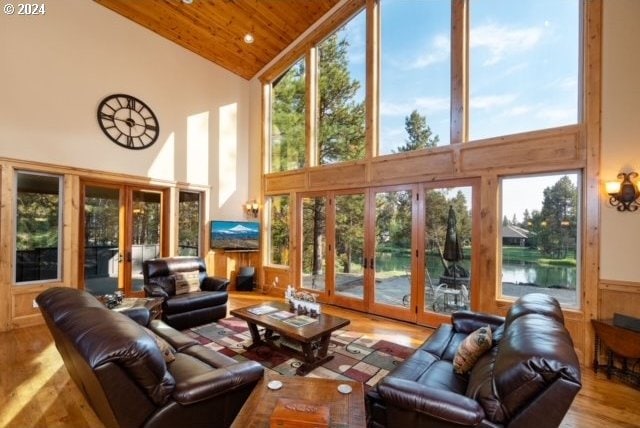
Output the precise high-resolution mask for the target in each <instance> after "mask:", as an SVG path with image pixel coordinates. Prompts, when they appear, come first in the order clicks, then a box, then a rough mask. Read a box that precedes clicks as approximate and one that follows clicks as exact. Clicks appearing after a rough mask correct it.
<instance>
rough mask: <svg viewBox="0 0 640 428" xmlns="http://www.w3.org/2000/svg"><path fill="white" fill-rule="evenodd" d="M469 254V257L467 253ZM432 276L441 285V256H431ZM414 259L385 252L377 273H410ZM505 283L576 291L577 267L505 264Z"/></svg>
mask: <svg viewBox="0 0 640 428" xmlns="http://www.w3.org/2000/svg"><path fill="white" fill-rule="evenodd" d="M465 255H466V254H465ZM427 264H428V271H429V276H430V277H431V281H432V282H437V281H438V279H439V277H440V276H441V275H442V274H443V271H444V268H443V266H442V262H441V261H440V258H439V257H438V256H434V255H429V256H428V257H427ZM460 264H461V265H462V267H464V268H465V269H467V270H470V267H471V266H470V261H469V260H468V259H467V258H465V259H464V260H462V261H461V262H460ZM409 265H410V256H408V255H405V254H402V255H401V254H392V253H384V254H380V255H378V257H377V258H376V271H377V272H408V266H409ZM502 282H503V283H512V284H523V285H526V284H531V285H537V286H540V287H550V288H568V289H572V290H575V289H576V283H577V274H576V267H575V266H541V265H539V264H537V263H527V262H505V263H503V265H502Z"/></svg>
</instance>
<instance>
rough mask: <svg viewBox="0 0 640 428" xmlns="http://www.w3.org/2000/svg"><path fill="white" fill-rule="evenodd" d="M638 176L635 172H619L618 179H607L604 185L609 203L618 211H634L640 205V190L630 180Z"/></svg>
mask: <svg viewBox="0 0 640 428" xmlns="http://www.w3.org/2000/svg"><path fill="white" fill-rule="evenodd" d="M637 176H638V173H637V172H629V173H626V172H621V173H620V174H618V180H620V179H622V181H621V182H620V181H607V182H606V183H605V184H604V185H605V188H606V190H607V193H608V194H609V203H610V204H611V206H614V207H616V208H617V209H618V211H636V210H637V209H638V207H639V206H640V190H638V188H637V187H636V185H635V184H634V183H633V182H632V181H631V180H632V179H633V178H636V177H637Z"/></svg>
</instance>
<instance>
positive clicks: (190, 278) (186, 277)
mask: <svg viewBox="0 0 640 428" xmlns="http://www.w3.org/2000/svg"><path fill="white" fill-rule="evenodd" d="M174 277H175V280H176V294H184V293H193V292H194V291H200V272H198V271H197V270H194V271H192V272H178V273H176V274H174Z"/></svg>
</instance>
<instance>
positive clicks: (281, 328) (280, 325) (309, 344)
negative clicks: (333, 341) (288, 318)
mask: <svg viewBox="0 0 640 428" xmlns="http://www.w3.org/2000/svg"><path fill="white" fill-rule="evenodd" d="M265 305H268V306H272V307H274V308H276V309H278V310H279V311H288V310H289V305H286V304H284V303H282V302H269V303H268V304H267V303H263V304H260V305H253V306H248V307H246V308H240V309H234V310H232V311H231V312H230V314H231V315H233V316H234V317H237V318H240V319H242V320H244V321H246V322H247V324H248V326H249V332H250V333H251V340H252V341H253V343H252V344H251V346H250V347H249V349H252V348H255V347H257V346H262V345H268V346H275V344H274V340H273V338H274V333H277V334H279V335H280V336H281V337H283V338H286V339H288V340H290V341H292V342H294V343H296V344H299V345H300V348H301V352H299V353H300V354H301V357H302V360H303V364H302V365H301V366H300V367H298V370H296V374H298V375H300V376H304V375H306V374H307V373H309V372H310V371H311V370H313V369H314V368H316V367H318V366H320V365H322V364H324V363H325V362H327V361H329V360H330V359H332V358H333V355H327V351H328V350H329V339H330V338H331V332H333V331H335V330H338V329H340V328H343V327H345V326H347V325H348V324H349V323H350V321H349V320H348V319H345V318H340V317H336V316H332V315H328V314H323V313H321V314H319V315H318V318H317V321H315V322H313V323H311V324H307V325H304V326H302V327H294V326H292V325H289V324H287V323H285V322H283V321H282V320H278V319H275V318H272V317H270V316H269V314H264V315H256V314H253V313H251V311H250V310H251V309H253V308H256V307H259V306H265ZM258 326H261V327H264V328H265V333H264V338H263V337H261V335H260V332H259V330H258ZM294 350H295V349H294Z"/></svg>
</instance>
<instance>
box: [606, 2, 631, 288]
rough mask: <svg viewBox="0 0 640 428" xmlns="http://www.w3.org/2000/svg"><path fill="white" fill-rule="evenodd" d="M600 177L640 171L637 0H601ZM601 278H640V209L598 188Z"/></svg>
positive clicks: (611, 178)
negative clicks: (620, 205) (621, 204)
mask: <svg viewBox="0 0 640 428" xmlns="http://www.w3.org/2000/svg"><path fill="white" fill-rule="evenodd" d="M603 3H604V11H603V13H604V15H603V21H604V22H603V67H602V76H603V82H602V158H601V159H602V161H601V178H602V180H603V181H608V180H613V179H615V177H616V175H617V174H618V173H619V172H623V171H624V172H629V171H637V172H639V173H640V55H639V54H638V53H639V51H638V49H639V48H638V44H639V42H640V26H639V25H638V22H639V21H640V1H638V0H605V1H604V2H603ZM602 200H603V203H602V206H601V229H600V232H601V235H600V236H601V247H600V278H602V279H607V280H616V281H632V282H640V252H639V251H638V243H640V211H636V212H634V213H629V212H624V213H620V212H618V211H616V210H615V209H614V208H612V207H611V206H610V205H608V203H607V202H606V195H605V193H604V190H602Z"/></svg>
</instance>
